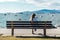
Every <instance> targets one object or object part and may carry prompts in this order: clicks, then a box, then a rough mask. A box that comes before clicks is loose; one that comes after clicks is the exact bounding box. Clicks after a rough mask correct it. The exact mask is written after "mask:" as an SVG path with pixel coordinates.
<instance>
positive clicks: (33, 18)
mask: <svg viewBox="0 0 60 40" xmlns="http://www.w3.org/2000/svg"><path fill="white" fill-rule="evenodd" d="M30 21H31V24H33V21H38V20H37V17H36V14H35V13H33V14H32V15H31V17H30ZM32 26H33V25H32ZM34 31H36V28H33V29H32V34H34Z"/></svg>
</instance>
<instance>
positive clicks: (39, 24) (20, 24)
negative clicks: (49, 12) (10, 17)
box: [7, 21, 54, 29]
mask: <svg viewBox="0 0 60 40" xmlns="http://www.w3.org/2000/svg"><path fill="white" fill-rule="evenodd" d="M12 26H13V27H14V28H15V29H24V28H25V29H32V28H37V29H40V28H44V27H45V26H46V28H54V26H53V25H52V21H34V22H33V23H32V22H31V21H7V28H8V29H9V28H11V27H12Z"/></svg>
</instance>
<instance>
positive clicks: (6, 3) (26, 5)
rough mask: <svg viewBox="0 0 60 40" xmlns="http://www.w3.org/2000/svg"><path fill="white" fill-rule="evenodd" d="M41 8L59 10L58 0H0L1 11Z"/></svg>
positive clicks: (59, 3)
mask: <svg viewBox="0 0 60 40" xmlns="http://www.w3.org/2000/svg"><path fill="white" fill-rule="evenodd" d="M41 9H56V10H57V9H58V10H60V0H0V12H1V13H2V12H3V13H4V12H21V11H33V10H41Z"/></svg>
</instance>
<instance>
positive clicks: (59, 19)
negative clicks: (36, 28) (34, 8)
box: [0, 13, 60, 28]
mask: <svg viewBox="0 0 60 40" xmlns="http://www.w3.org/2000/svg"><path fill="white" fill-rule="evenodd" d="M31 15H32V14H31V13H23V14H20V13H5V14H2V13H0V28H6V21H29V19H30V16H31ZM36 17H37V18H38V21H52V24H53V25H54V26H56V25H60V14H57V13H56V14H50V13H44V14H43V13H42V14H37V13H36Z"/></svg>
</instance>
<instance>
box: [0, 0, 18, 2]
mask: <svg viewBox="0 0 60 40" xmlns="http://www.w3.org/2000/svg"><path fill="white" fill-rule="evenodd" d="M16 1H18V0H0V2H16Z"/></svg>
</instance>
